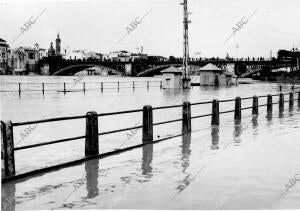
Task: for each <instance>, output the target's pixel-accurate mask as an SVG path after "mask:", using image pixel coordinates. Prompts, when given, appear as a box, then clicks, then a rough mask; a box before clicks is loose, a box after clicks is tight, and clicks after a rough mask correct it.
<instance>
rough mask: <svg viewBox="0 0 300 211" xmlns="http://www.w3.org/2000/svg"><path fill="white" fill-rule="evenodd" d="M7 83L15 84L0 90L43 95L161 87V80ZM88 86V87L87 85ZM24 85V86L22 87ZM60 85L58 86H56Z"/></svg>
mask: <svg viewBox="0 0 300 211" xmlns="http://www.w3.org/2000/svg"><path fill="white" fill-rule="evenodd" d="M5 84H8V85H10V84H11V85H13V86H14V85H15V89H14V90H1V92H18V93H19V94H21V93H22V92H41V93H42V94H43V95H44V94H45V92H46V91H47V92H51V91H52V92H53V91H54V92H64V93H66V92H80V91H82V92H86V91H89V90H101V92H103V90H105V89H107V90H108V89H117V90H120V89H126V88H127V89H128V88H129V89H133V90H134V89H136V88H147V89H149V88H150V87H160V88H162V81H101V82H81V83H79V82H73V83H71V82H69V83H66V82H65V83H13V82H8V83H5ZM89 84H90V85H92V84H93V86H90V88H89V87H88V85H89ZM27 85H30V86H32V87H33V89H32V88H31V89H26V86H27ZM51 86H52V87H53V86H55V88H56V89H49V88H51ZM77 86H81V87H82V88H75V87H77ZM24 87H25V88H24ZM58 87H60V88H58Z"/></svg>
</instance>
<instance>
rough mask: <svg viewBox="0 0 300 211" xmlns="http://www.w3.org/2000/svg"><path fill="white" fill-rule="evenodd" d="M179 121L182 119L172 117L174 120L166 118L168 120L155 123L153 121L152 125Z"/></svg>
mask: <svg viewBox="0 0 300 211" xmlns="http://www.w3.org/2000/svg"><path fill="white" fill-rule="evenodd" d="M179 121H182V119H174V120H168V121H164V122H157V123H154V124H153V126H156V125H163V124H167V123H173V122H179Z"/></svg>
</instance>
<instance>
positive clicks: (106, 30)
mask: <svg viewBox="0 0 300 211" xmlns="http://www.w3.org/2000/svg"><path fill="white" fill-rule="evenodd" d="M68 2H69V1H64V2H57V1H40V2H36V1H10V2H9V1H5V0H3V1H2V2H1V5H0V8H1V9H0V10H1V13H0V25H1V26H5V27H1V28H4V29H5V30H3V31H1V33H0V37H1V38H3V39H5V40H6V41H7V42H8V44H9V45H10V47H11V48H15V47H19V46H33V44H34V43H38V44H39V45H40V47H42V48H46V49H48V48H49V47H50V42H52V41H53V40H54V38H55V37H56V34H57V33H58V32H59V33H60V37H61V39H62V48H66V47H70V48H71V49H82V50H88V51H96V52H101V53H109V52H112V51H116V50H123V49H124V50H128V51H131V52H136V51H137V48H140V47H141V46H143V48H144V52H146V53H148V54H151V55H162V56H165V57H168V56H170V55H173V56H176V57H181V56H182V42H183V37H182V31H183V29H182V28H183V25H182V18H183V17H182V16H183V14H182V6H181V5H180V4H179V3H180V1H169V0H164V1H156V0H155V1H150V0H144V1H143V3H141V2H139V1H136V0H131V1H129V0H128V1H107V0H102V1H88V2H83V1H76V2H73V3H72V4H69V3H68ZM270 4H272V7H270V8H272V10H270V9H269V8H268V7H269V6H270ZM244 5H247V6H246V7H245V6H244ZM295 5H296V6H295ZM299 7H300V1H298V0H293V1H289V2H283V1H282V0H280V1H276V2H271V1H263V2H259V1H258V0H255V1H243V2H242V3H240V2H238V1H230V2H229V1H226V0H214V1H210V2H205V1H202V0H190V1H189V11H190V12H191V13H192V14H191V15H190V20H191V21H192V23H191V24H190V31H189V37H190V38H189V39H190V56H191V57H195V56H197V57H225V56H226V54H227V52H228V53H229V55H230V56H231V57H247V56H250V57H252V56H255V57H258V56H264V57H268V56H269V55H270V50H272V52H273V56H276V53H277V51H278V50H279V49H291V48H292V47H293V45H294V47H297V48H299V46H300V27H299V26H297V25H296V24H295V23H294V22H296V20H297V19H299V18H300V15H299V14H297V10H298V9H299ZM43 11H44V12H43ZM149 11H150V12H149ZM162 11H163V12H162ZM254 11H256V13H255V15H253V16H252V17H251V19H248V20H247V24H245V25H243V26H242V27H240V28H238V29H239V30H238V31H236V32H235V33H233V32H234V31H233V30H234V28H236V25H238V24H237V23H239V22H241V20H243V18H247V17H249V16H250V15H251V14H253V12H254ZM41 12H43V13H42V15H40V16H39V14H41ZM148 13H149V14H148ZM116 14H117V18H114V17H115V15H116ZM145 14H147V16H145ZM144 16H145V17H144ZM36 17H38V18H36ZM143 17H144V18H143ZM28 20H35V21H34V23H33V24H32V25H31V27H30V28H29V29H28V30H27V31H25V32H24V33H23V34H22V36H20V37H19V38H18V39H16V40H15V41H14V42H12V41H13V40H14V39H15V38H16V37H17V35H18V34H20V31H21V28H22V26H23V25H24V24H25V23H26V22H28ZM134 21H138V23H137V22H136V23H137V24H135V27H134V28H131V31H128V27H129V26H130V25H131V26H132V23H133V22H134ZM124 34H125V35H126V36H125V38H124V39H123V40H122V41H121V42H118V41H119V40H120V39H121V38H122V37H123V36H124ZM230 35H233V36H232V37H230V39H229V40H228V41H227V42H226V43H224V40H226V39H227V38H228V37H229V36H230ZM199 37H200V39H199ZM253 44H256V45H253ZM162 46H165V47H163V48H162ZM199 52H201V54H200V55H199Z"/></svg>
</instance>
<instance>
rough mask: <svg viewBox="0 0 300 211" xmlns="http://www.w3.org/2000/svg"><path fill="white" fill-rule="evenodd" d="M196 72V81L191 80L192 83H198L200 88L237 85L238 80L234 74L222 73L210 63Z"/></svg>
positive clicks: (222, 71)
mask: <svg viewBox="0 0 300 211" xmlns="http://www.w3.org/2000/svg"><path fill="white" fill-rule="evenodd" d="M197 71H198V74H197V76H194V78H195V77H198V80H197V82H195V80H193V83H194V84H197V83H198V84H199V85H200V86H229V85H233V84H237V83H238V78H237V76H236V75H235V74H234V73H231V72H229V71H224V70H222V69H221V68H219V67H217V66H216V65H213V64H211V63H209V64H207V65H205V66H204V67H201V68H200V69H198V70H197Z"/></svg>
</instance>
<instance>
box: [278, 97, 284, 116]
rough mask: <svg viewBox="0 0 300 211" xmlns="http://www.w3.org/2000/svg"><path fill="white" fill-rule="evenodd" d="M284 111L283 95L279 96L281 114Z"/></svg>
mask: <svg viewBox="0 0 300 211" xmlns="http://www.w3.org/2000/svg"><path fill="white" fill-rule="evenodd" d="M283 110H284V95H283V94H282V93H280V94H279V112H282V111H283Z"/></svg>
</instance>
